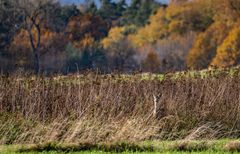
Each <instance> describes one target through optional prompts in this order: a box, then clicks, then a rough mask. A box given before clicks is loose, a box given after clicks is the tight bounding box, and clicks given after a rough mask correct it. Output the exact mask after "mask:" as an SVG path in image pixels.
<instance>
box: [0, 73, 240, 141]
mask: <svg viewBox="0 0 240 154" xmlns="http://www.w3.org/2000/svg"><path fill="white" fill-rule="evenodd" d="M239 77H240V76H239V75H235V76H218V77H206V78H204V79H202V78H180V79H174V80H173V79H165V80H159V79H157V78H156V79H155V78H152V79H151V80H150V79H149V80H142V79H140V78H138V77H134V78H132V79H130V80H129V79H124V78H122V79H119V78H118V77H116V76H101V75H86V76H84V77H83V78H81V79H79V78H78V77H77V76H76V77H69V78H65V79H61V80H60V79H56V78H35V79H30V78H24V77H21V78H20V77H0V123H1V125H0V143H2V144H6V143H7V144H12V143H15V144H16V143H27V144H29V143H44V142H60V143H80V142H88V143H99V142H102V143H103V142H104V143H105V142H115V141H130V142H134V141H143V140H153V139H168V140H173V139H187V140H196V139H216V138H226V137H232V138H237V137H240V80H239Z"/></svg>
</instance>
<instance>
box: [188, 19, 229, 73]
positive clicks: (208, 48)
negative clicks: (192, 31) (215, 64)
mask: <svg viewBox="0 0 240 154" xmlns="http://www.w3.org/2000/svg"><path fill="white" fill-rule="evenodd" d="M229 29H230V28H229V26H227V25H226V24H224V23H222V22H216V23H214V24H213V25H212V26H210V27H209V28H208V29H207V30H206V31H205V32H203V33H200V34H199V35H198V36H197V38H196V40H195V43H194V45H193V47H192V49H191V50H190V52H189V54H188V56H187V66H188V68H192V69H203V68H207V67H208V66H209V64H210V63H211V61H212V59H213V58H214V57H215V55H216V50H217V47H218V46H219V45H220V44H222V42H223V40H224V39H225V38H226V36H227V34H228V32H229Z"/></svg>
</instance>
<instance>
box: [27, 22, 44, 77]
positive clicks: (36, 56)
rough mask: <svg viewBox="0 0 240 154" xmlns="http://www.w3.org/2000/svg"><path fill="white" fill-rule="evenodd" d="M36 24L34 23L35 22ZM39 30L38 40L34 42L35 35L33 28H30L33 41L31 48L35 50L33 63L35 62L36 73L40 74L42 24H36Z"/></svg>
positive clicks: (30, 36) (29, 32) (31, 40)
mask: <svg viewBox="0 0 240 154" xmlns="http://www.w3.org/2000/svg"><path fill="white" fill-rule="evenodd" d="M33 24H34V23H33ZM34 26H35V28H36V30H37V40H36V43H35V42H34V36H33V34H32V28H30V29H28V34H29V39H30V43H31V48H32V52H33V63H34V71H35V74H36V75H38V74H39V73H40V58H39V48H40V44H41V29H40V26H38V25H36V24H34Z"/></svg>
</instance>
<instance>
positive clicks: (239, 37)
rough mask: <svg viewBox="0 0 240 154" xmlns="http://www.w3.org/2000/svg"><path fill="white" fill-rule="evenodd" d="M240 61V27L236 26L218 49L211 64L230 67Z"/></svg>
mask: <svg viewBox="0 0 240 154" xmlns="http://www.w3.org/2000/svg"><path fill="white" fill-rule="evenodd" d="M239 62H240V28H239V27H238V26H236V27H235V28H233V29H232V31H231V32H230V33H229V35H228V37H227V38H226V39H225V40H224V42H223V43H222V45H221V46H219V48H218V49H217V55H216V57H215V58H214V59H213V61H212V63H211V65H212V66H216V67H229V66H234V65H237V64H239Z"/></svg>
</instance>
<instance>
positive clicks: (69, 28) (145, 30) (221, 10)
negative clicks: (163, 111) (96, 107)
mask: <svg viewBox="0 0 240 154" xmlns="http://www.w3.org/2000/svg"><path fill="white" fill-rule="evenodd" d="M100 2H101V5H100V6H97V5H96V4H95V3H94V2H93V1H89V0H86V1H85V2H84V3H82V4H79V5H75V4H72V5H62V4H61V3H60V2H58V1H55V0H43V1H34V0H1V7H2V8H1V9H0V20H1V23H0V64H1V65H0V69H1V72H5V73H13V72H19V71H20V72H21V71H24V72H25V71H26V72H35V73H47V74H49V73H64V74H66V73H74V72H78V71H85V70H98V71H101V72H105V73H109V72H113V71H120V72H134V71H140V72H172V71H181V70H187V69H206V68H212V67H214V68H215V67H221V68H222V67H229V66H234V65H237V64H239V62H240V61H239V58H240V44H239V43H240V29H239V26H238V25H239V19H240V1H238V0H209V1H206V0H194V1H188V0H176V1H172V2H170V3H169V4H168V5H167V4H161V3H160V2H157V1H154V0H132V1H131V3H130V4H127V3H126V2H125V1H124V0H120V1H117V2H112V1H110V0H101V1H100Z"/></svg>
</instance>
